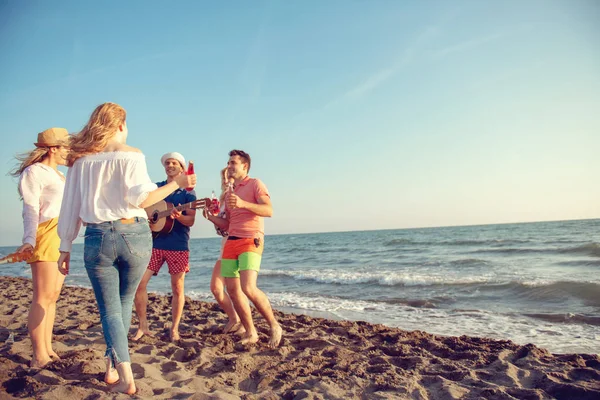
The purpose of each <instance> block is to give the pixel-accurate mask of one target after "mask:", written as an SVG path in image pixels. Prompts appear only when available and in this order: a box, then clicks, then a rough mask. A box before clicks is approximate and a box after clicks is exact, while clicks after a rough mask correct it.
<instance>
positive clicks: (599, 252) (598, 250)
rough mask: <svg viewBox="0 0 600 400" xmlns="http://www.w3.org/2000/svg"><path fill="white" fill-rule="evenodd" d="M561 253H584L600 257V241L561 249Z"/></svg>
mask: <svg viewBox="0 0 600 400" xmlns="http://www.w3.org/2000/svg"><path fill="white" fill-rule="evenodd" d="M558 252H559V253H567V254H583V255H587V256H592V257H600V243H595V242H591V243H586V244H583V245H581V246H576V247H568V248H566V249H560V250H559V251H558Z"/></svg>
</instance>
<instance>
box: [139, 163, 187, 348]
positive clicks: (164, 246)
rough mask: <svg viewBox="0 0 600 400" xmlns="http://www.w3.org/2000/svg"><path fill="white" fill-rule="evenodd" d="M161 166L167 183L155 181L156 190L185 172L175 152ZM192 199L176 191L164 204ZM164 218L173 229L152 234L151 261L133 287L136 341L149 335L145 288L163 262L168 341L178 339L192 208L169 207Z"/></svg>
mask: <svg viewBox="0 0 600 400" xmlns="http://www.w3.org/2000/svg"><path fill="white" fill-rule="evenodd" d="M161 162H162V165H163V166H164V167H165V173H166V174H167V180H165V181H162V182H157V185H158V187H161V186H163V185H166V184H167V183H169V182H171V181H172V180H174V179H175V177H177V176H178V175H179V174H182V173H185V170H186V164H185V158H184V157H183V156H182V155H181V154H180V153H177V152H172V153H167V154H165V155H164V156H162V158H161ZM195 200H196V193H195V192H194V191H193V190H191V191H188V190H186V189H178V190H176V191H175V192H173V193H172V194H170V195H169V196H168V197H167V198H165V201H166V202H168V203H172V204H173V205H175V206H177V205H179V204H186V203H191V202H194V201H195ZM167 218H172V219H173V222H174V224H173V227H172V229H171V230H170V232H166V233H165V232H159V233H158V234H155V235H153V236H154V238H153V240H152V258H151V259H150V263H149V264H148V269H146V272H145V273H144V276H143V277H142V281H141V282H140V285H139V286H138V288H137V292H136V294H135V300H134V304H135V311H136V313H137V315H138V318H139V320H140V326H139V328H138V330H137V332H136V334H135V336H134V337H133V340H138V339H140V338H141V337H142V336H144V334H148V335H150V334H151V332H150V329H149V325H148V319H147V317H146V308H147V305H148V291H147V286H148V282H149V281H150V278H152V276H153V275H157V274H158V271H159V270H160V268H161V267H162V265H163V264H164V263H165V261H166V262H167V266H168V268H169V274H170V275H171V291H172V293H173V299H172V302H171V306H172V317H173V325H172V326H171V332H170V333H171V340H172V341H175V340H179V322H180V321H181V316H182V314H183V306H184V304H185V296H184V280H185V274H186V273H188V272H189V271H190V266H189V264H190V263H189V258H190V248H189V240H190V227H191V226H192V225H194V222H195V220H196V210H195V209H194V208H190V209H186V210H184V211H178V210H177V209H176V208H173V209H172V211H171V214H170V216H169V217H167Z"/></svg>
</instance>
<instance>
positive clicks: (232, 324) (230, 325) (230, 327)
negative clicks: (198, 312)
mask: <svg viewBox="0 0 600 400" xmlns="http://www.w3.org/2000/svg"><path fill="white" fill-rule="evenodd" d="M241 326H242V323H241V322H240V321H237V322H236V321H232V320H229V322H227V325H225V328H223V333H232V332H236V331H237V330H238V329H240V327H241Z"/></svg>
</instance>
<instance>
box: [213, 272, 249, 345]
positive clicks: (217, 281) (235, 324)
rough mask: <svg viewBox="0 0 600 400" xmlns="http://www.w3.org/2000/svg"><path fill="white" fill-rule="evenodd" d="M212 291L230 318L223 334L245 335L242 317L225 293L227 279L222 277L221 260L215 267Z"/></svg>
mask: <svg viewBox="0 0 600 400" xmlns="http://www.w3.org/2000/svg"><path fill="white" fill-rule="evenodd" d="M210 291H211V292H212V294H213V296H215V300H216V301H217V303H219V306H221V308H222V309H223V310H224V311H225V313H226V314H227V316H228V317H229V321H228V322H227V325H225V328H223V333H230V332H234V333H238V334H242V333H244V332H245V329H244V327H243V326H242V324H241V320H240V317H239V316H238V315H237V313H236V312H235V308H234V307H233V303H232V302H231V299H230V298H229V295H228V294H227V293H226V292H225V278H223V277H222V276H221V260H217V262H216V263H215V267H214V268H213V272H212V277H211V279H210Z"/></svg>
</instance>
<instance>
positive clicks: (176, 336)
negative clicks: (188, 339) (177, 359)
mask: <svg viewBox="0 0 600 400" xmlns="http://www.w3.org/2000/svg"><path fill="white" fill-rule="evenodd" d="M170 332H171V342H176V341H178V340H179V339H181V337H180V336H179V329H175V330H173V329H171V331H170Z"/></svg>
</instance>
